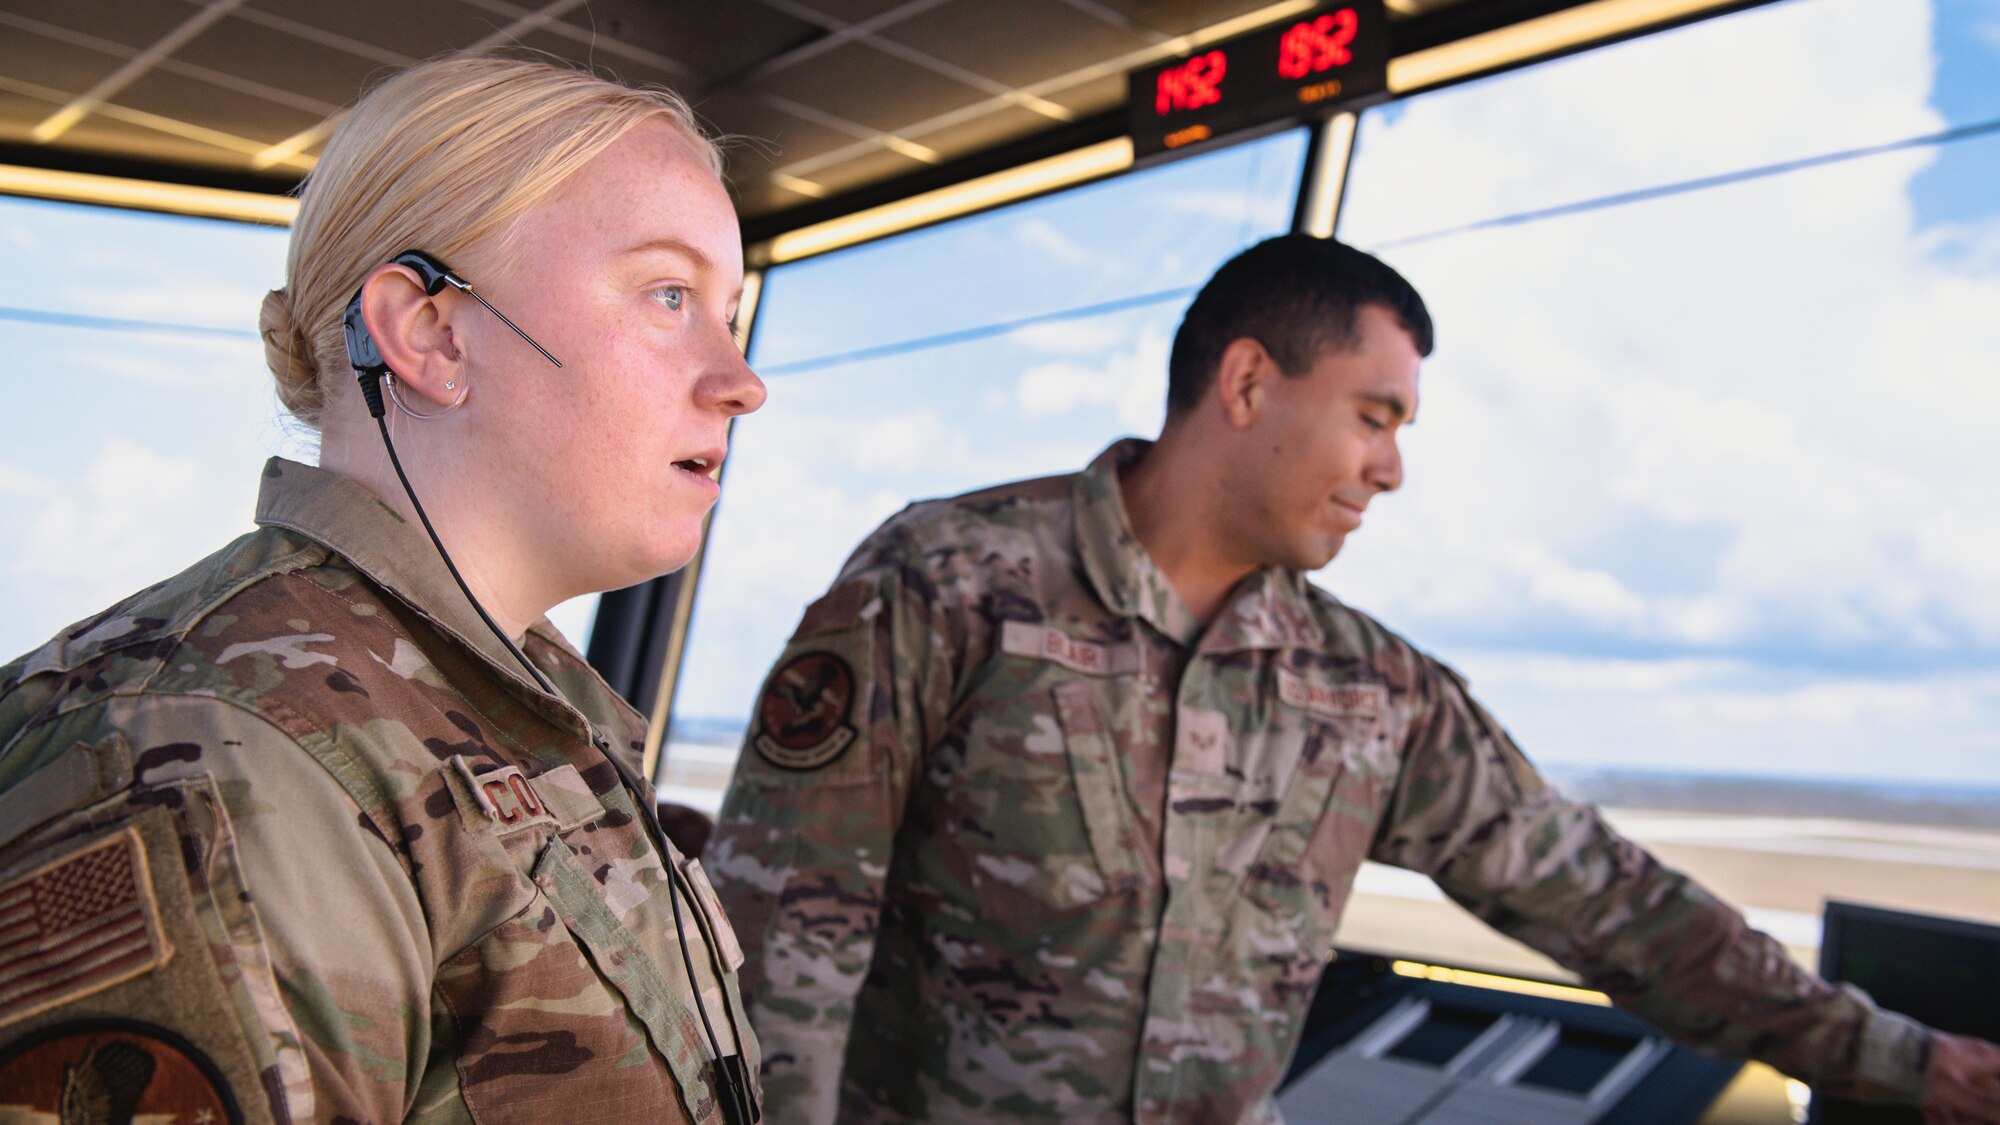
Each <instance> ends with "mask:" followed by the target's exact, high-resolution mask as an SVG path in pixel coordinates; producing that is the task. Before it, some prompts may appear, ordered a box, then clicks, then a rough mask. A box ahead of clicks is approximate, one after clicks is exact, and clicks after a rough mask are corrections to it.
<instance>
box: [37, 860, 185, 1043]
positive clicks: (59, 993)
mask: <svg viewBox="0 0 2000 1125" xmlns="http://www.w3.org/2000/svg"><path fill="white" fill-rule="evenodd" d="M172 952H173V950H172V947H171V946H170V945H169V944H168V942H167V937H166V934H165V932H164V931H163V930H161V928H160V918H159V905H158V903H157V902H156V901H155V899H154V897H153V879H152V875H151V874H150V873H149V872H148V870H147V867H146V849H145V847H144V846H143V845H142V844H141V843H140V842H139V830H138V829H137V828H126V829H125V830H124V831H122V832H115V833H113V834H111V835H110V836H107V837H105V838H103V839H101V840H98V841H96V842H94V843H91V844H87V845H85V846H84V847H82V848H80V849H78V850H76V851H73V852H71V853H69V854H68V855H65V856H62V857H61V858H58V859H55V860H53V861H51V862H49V863H45V864H43V865H42V866H40V867H37V868H34V869H32V870H30V871H27V872H25V873H23V874H21V875H18V876H16V877H15V878H13V879H10V880H8V881H7V883H6V884H5V885H0V1012H4V1013H5V1015H0V1024H7V1023H12V1022H14V1021H15V1020H18V1019H25V1018H26V1017H28V1016H32V1015H34V1014H35V1013H37V1012H44V1011H47V1010H49V1009H50V1008H54V1007H56V1006H57V1005H59V1004H67V1003H69V1002H70V1001H72V1000H76V999H79V998H81V997H84V996H88V995H90V994H91V993H93V992H97V991H100V990H102V989H106V988H110V987H111V986H112V985H114V984H117V983H119V982H120V981H125V980H130V979H132V978H133V977H136V976H138V975H140V974H142V973H146V972H150V971H152V970H153V969H156V968H159V967H160V966H161V965H163V964H165V963H166V961H167V958H168V956H169V955H171V954H172Z"/></svg>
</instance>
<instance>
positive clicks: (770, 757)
mask: <svg viewBox="0 0 2000 1125" xmlns="http://www.w3.org/2000/svg"><path fill="white" fill-rule="evenodd" d="M853 710H854V670H853V669H852V668H849V667H848V666H847V661H845V660H842V659H841V658H840V657H838V656H835V655H833V654H832V653H830V652H807V653H801V654H799V655H798V656H794V657H792V658H791V659H790V660H787V661H786V662H785V663H784V666H783V667H781V668H779V669H778V670H777V671H776V672H773V673H772V674H771V682H770V683H769V684H768V685H766V686H765V688H764V698H762V699H760V700H758V701H757V737H756V738H754V739H752V740H751V745H753V746H755V747H756V748H757V753H758V754H759V755H760V756H762V757H763V759H764V760H765V761H767V762H769V763H771V764H772V765H774V766H777V767H778V768H779V769H787V770H815V769H818V768H820V767H821V766H824V765H826V764H827V763H829V762H831V761H833V760H834V759H835V758H838V757H840V755H841V754H842V752H844V751H845V750H846V749H847V748H848V746H850V745H852V744H853V742H854V738H855V731H854V728H853V727H852V726H851V725H849V724H848V721H847V720H848V716H849V715H850V713H851V712H852V711H853Z"/></svg>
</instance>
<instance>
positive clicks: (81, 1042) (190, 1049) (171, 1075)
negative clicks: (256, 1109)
mask: <svg viewBox="0 0 2000 1125" xmlns="http://www.w3.org/2000/svg"><path fill="white" fill-rule="evenodd" d="M12 1114H19V1115H20V1117H19V1119H20V1120H28V1121H64V1122H68V1121H135V1120H136V1121H174V1122H187V1123H189V1125H240V1123H241V1122H242V1120H243V1115H242V1113H241V1112H240V1111H239V1109H238V1108H237V1105H236V1099H235V1098H234V1097H233V1096H232V1095H231V1092H230V1089H229V1084H228V1083H227V1082H226V1081H224V1079H223V1077H222V1072H221V1071H220V1070H218V1069H217V1068H216V1066H215V1063H214V1062H212V1061H211V1060H210V1059H209V1058H208V1056H207V1055H204V1054H202V1052H201V1050H200V1048H198V1047H196V1046H195V1045H194V1044H192V1043H190V1042H188V1041H187V1040H185V1039H183V1038H181V1037H180V1036H179V1035H176V1034H174V1033H173V1032H171V1031H168V1030H167V1029H166V1028H163V1027H156V1026H154V1025H152V1024H148V1023H141V1022H139V1021H137V1020H108V1019H96V1020H70V1021H68V1022H66V1023H59V1024H56V1025H54V1026H52V1027H48V1028H44V1029H43V1030H42V1031H40V1032H37V1033H36V1034H34V1035H30V1036H28V1037H27V1038H25V1039H22V1040H20V1041H18V1042H15V1043H10V1044H8V1045H7V1046H5V1047H0V1118H4V1119H5V1120H9V1121H12V1120H15V1119H16V1118H15V1117H13V1116H10V1115H12Z"/></svg>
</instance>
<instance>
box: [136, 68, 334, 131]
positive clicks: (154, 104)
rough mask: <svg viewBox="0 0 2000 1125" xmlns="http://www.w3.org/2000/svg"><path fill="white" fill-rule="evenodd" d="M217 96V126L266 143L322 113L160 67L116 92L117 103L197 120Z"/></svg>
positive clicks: (313, 122)
mask: <svg viewBox="0 0 2000 1125" xmlns="http://www.w3.org/2000/svg"><path fill="white" fill-rule="evenodd" d="M218 100H226V101H227V102H228V103H229V105H228V112H227V114H226V116H222V117H218V118H215V120H217V121H222V122H226V125H217V126H216V127H217V128H220V129H223V131H225V132H228V133H231V134H234V135H235V136H239V137H245V138H248V139H251V140H256V141H262V142H263V143H264V144H266V145H274V144H277V143H278V142H279V141H282V140H284V139H285V138H286V137H289V136H291V135H292V134H294V133H298V132H303V131H304V130H306V129H310V128H312V127H313V126H314V125H317V124H319V122H320V120H321V119H322V118H323V117H324V116H325V115H324V114H318V113H309V112H306V111H304V110H301V109H297V108H294V107H292V106H284V105H279V104H277V103H276V102H270V101H266V100H264V99H263V98H256V97H250V96H247V95H244V94H241V93H235V92H232V91H228V90H223V89H220V88H218V87H216V86H214V85H212V84H210V83H207V82H203V81H200V80H198V79H194V78H186V77H182V76H181V75H178V74H169V73H167V72H165V71H161V70H154V71H150V72H148V73H146V74H144V75H142V76H140V77H139V79H138V80H137V81H135V82H133V83H132V84H131V85H130V86H127V87H126V88H125V89H124V90H123V91H121V92H120V93H119V94H118V104H119V105H121V106H125V107H127V108H130V109H136V110H141V111H143V112H146V113H154V114H159V115H160V116H162V117H169V118H173V119H174V120H177V121H198V120H201V119H202V118H203V117H205V116H210V114H209V112H208V111H209V108H210V107H212V106H214V104H215V103H216V102H217V101H218Z"/></svg>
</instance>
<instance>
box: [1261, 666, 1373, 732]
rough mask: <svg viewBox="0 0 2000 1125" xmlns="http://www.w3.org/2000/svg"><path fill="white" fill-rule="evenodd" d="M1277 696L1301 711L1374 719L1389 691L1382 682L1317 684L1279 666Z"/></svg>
mask: <svg viewBox="0 0 2000 1125" xmlns="http://www.w3.org/2000/svg"><path fill="white" fill-rule="evenodd" d="M1278 698H1279V699H1280V700H1282V701H1284V702H1285V703H1287V704H1289V705H1291V706H1293V707H1296V708H1298V709H1299V710H1301V711H1309V712H1311V713H1313V714H1315V715H1323V716H1325V717H1327V718H1329V719H1372V718H1375V717H1376V716H1377V715H1380V714H1381V713H1382V707H1383V705H1384V704H1385V703H1387V702H1388V699H1389V693H1388V691H1387V689H1385V688H1383V686H1382V685H1381V684H1369V683H1358V684H1316V683H1313V682H1311V681H1309V680H1307V679H1306V678H1305V677H1304V676H1300V675H1298V674H1296V673H1294V672H1292V671H1290V670H1289V669H1285V668H1280V669H1278Z"/></svg>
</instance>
